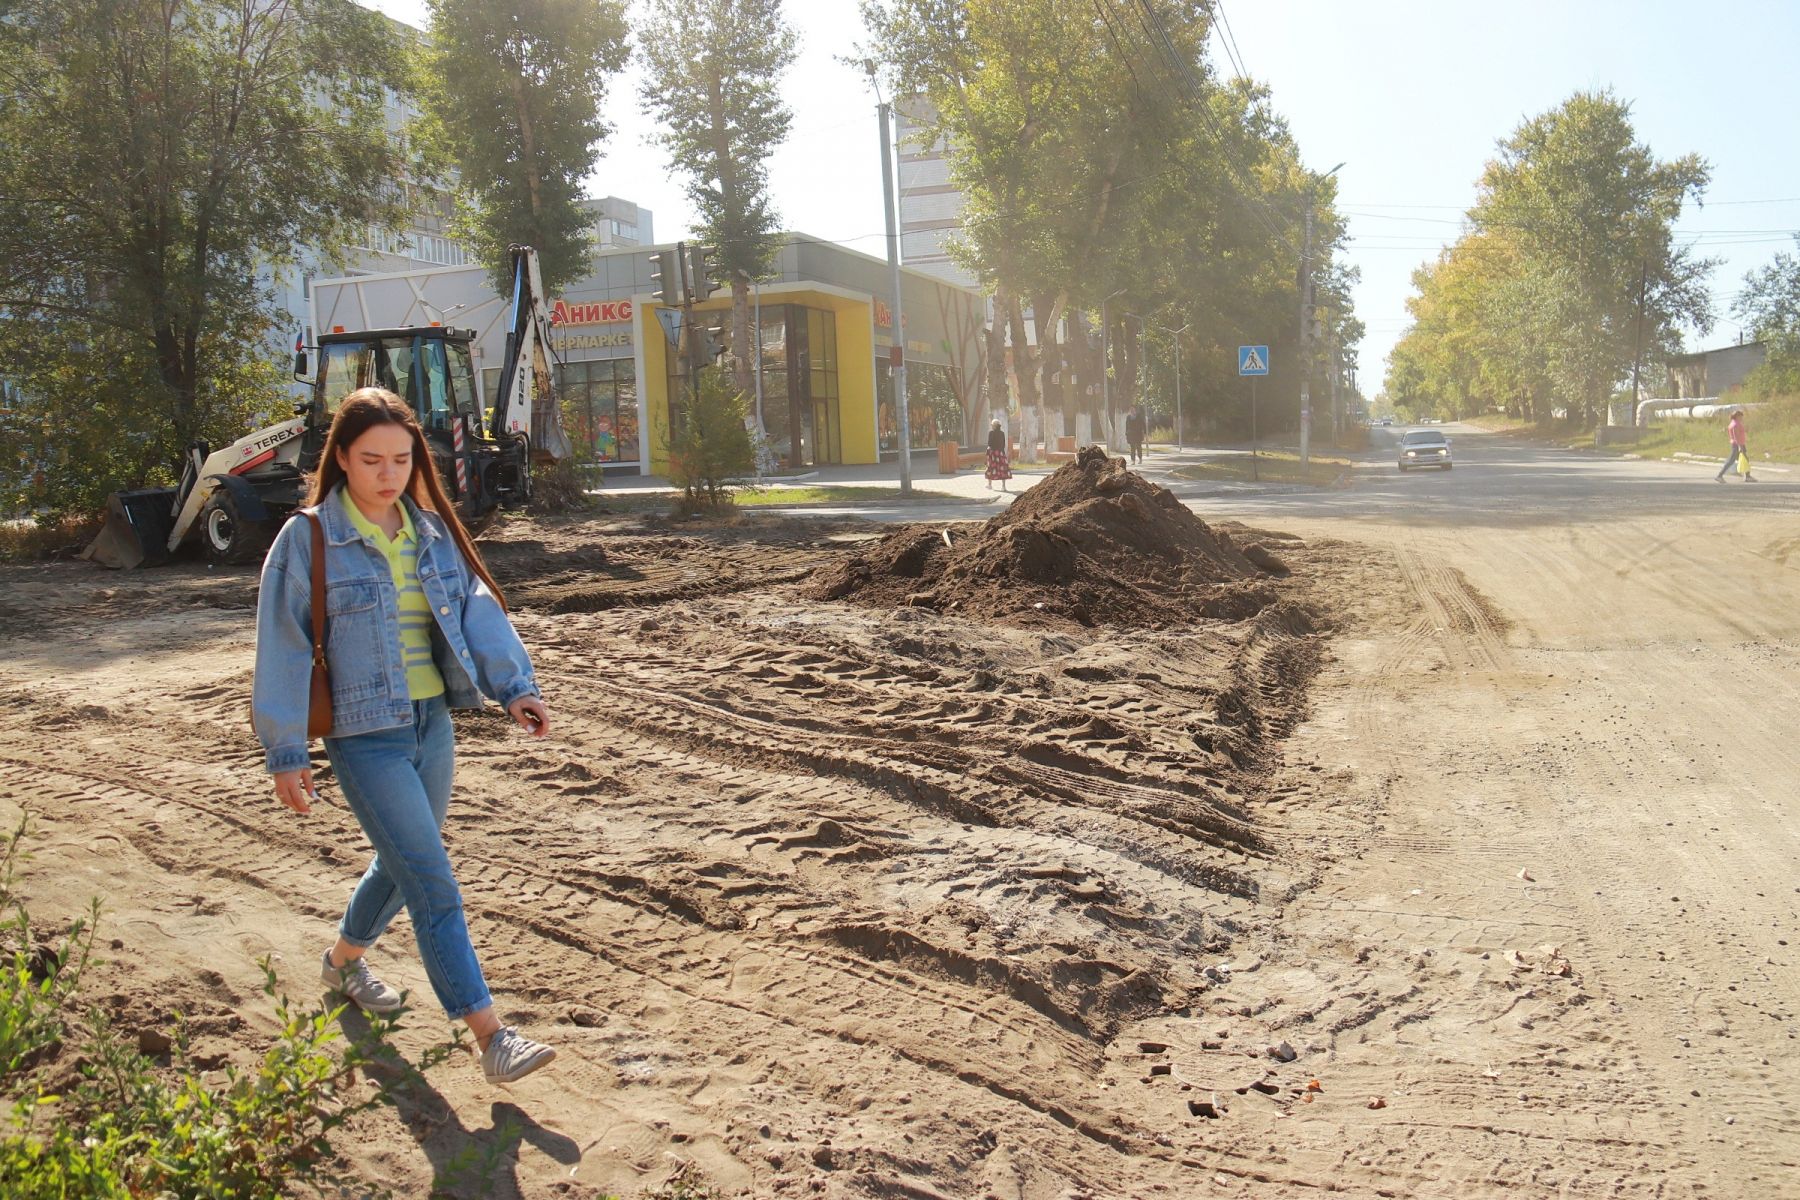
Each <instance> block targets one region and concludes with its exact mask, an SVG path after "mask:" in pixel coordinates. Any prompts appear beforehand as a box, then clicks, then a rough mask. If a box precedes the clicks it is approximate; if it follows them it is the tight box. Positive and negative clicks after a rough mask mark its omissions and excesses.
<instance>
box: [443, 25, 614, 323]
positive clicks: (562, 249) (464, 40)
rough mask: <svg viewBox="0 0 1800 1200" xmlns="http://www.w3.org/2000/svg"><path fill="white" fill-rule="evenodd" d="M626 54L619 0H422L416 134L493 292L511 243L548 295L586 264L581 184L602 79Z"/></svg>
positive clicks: (597, 126)
mask: <svg viewBox="0 0 1800 1200" xmlns="http://www.w3.org/2000/svg"><path fill="white" fill-rule="evenodd" d="M628 54H629V51H628V48H627V43H626V25H625V4H624V0H517V2H516V3H511V4H494V3H491V2H490V0H431V38H430V42H429V45H428V47H427V48H426V49H425V50H424V52H423V53H422V54H421V56H420V63H419V68H420V69H419V90H420V94H421V96H422V98H423V99H424V101H425V109H426V112H427V114H428V116H429V120H428V121H427V122H426V123H425V126H424V128H422V129H421V131H420V132H421V135H422V139H423V143H424V146H425V148H427V149H428V150H429V151H430V153H431V154H432V156H433V158H434V159H435V160H436V161H437V162H438V163H439V164H440V167H444V166H452V167H454V168H455V171H456V176H457V183H458V189H459V198H460V201H461V204H460V213H459V220H458V224H457V233H458V235H459V236H460V237H461V238H462V239H463V240H464V241H465V242H467V243H468V244H469V245H470V246H471V247H472V248H473V249H474V250H475V252H476V253H477V254H478V255H479V256H480V258H481V260H482V261H483V262H485V263H487V264H488V268H489V270H490V272H491V273H492V275H493V278H494V281H495V286H496V287H497V288H498V289H499V290H500V291H501V293H502V294H506V293H509V292H510V291H511V288H512V264H511V259H510V258H509V256H508V254H507V249H508V247H509V246H512V245H522V246H532V247H535V248H536V249H537V252H538V270H539V272H540V274H541V275H542V277H543V280H544V287H545V289H546V290H547V291H550V292H556V291H559V290H561V289H562V288H564V287H566V286H567V285H569V284H571V283H573V282H575V281H576V280H578V279H582V278H584V277H586V275H587V274H588V272H589V270H590V269H591V262H590V251H591V249H592V245H593V239H592V237H591V235H590V233H589V227H590V225H591V223H592V219H593V218H592V216H591V214H589V213H588V212H587V211H586V210H584V209H583V208H582V207H581V204H580V201H581V198H582V197H581V181H582V179H583V178H584V177H586V176H587V175H588V174H589V173H590V172H592V171H593V169H594V166H595V164H596V163H597V162H598V161H599V150H598V148H599V145H600V143H601V142H602V141H603V140H604V139H605V138H606V136H607V134H608V132H609V130H608V129H607V126H606V123H605V121H603V120H602V119H601V115H600V109H601V105H602V104H603V102H604V101H605V98H606V85H607V81H608V79H609V78H610V77H611V76H612V75H613V74H615V73H616V72H618V71H619V70H620V69H621V68H622V67H624V65H625V62H626V59H627V57H628Z"/></svg>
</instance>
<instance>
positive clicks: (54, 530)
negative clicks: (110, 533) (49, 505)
mask: <svg viewBox="0 0 1800 1200" xmlns="http://www.w3.org/2000/svg"><path fill="white" fill-rule="evenodd" d="M99 532H100V521H99V519H98V518H93V517H66V518H64V519H63V520H61V521H56V522H53V523H51V524H48V525H46V524H43V523H42V522H39V521H30V520H27V521H0V562H29V561H31V560H33V559H42V558H51V557H54V556H56V555H58V554H63V553H66V552H68V551H72V550H80V549H81V548H82V547H84V546H86V545H87V544H88V543H89V542H91V541H93V540H94V535H95V534H97V533H99Z"/></svg>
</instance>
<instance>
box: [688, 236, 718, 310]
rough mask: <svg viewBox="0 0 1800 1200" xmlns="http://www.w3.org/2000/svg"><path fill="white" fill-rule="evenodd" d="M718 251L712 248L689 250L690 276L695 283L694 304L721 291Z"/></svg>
mask: <svg viewBox="0 0 1800 1200" xmlns="http://www.w3.org/2000/svg"><path fill="white" fill-rule="evenodd" d="M717 259H718V251H716V250H714V249H712V248H711V247H710V246H691V247H689V248H688V268H689V269H688V275H689V276H690V277H691V278H692V279H693V281H694V303H696V304H698V303H700V302H701V301H702V300H705V299H706V298H707V297H708V296H710V295H712V294H713V293H714V292H716V291H718V290H719V264H718V261H717Z"/></svg>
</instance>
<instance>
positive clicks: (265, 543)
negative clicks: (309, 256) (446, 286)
mask: <svg viewBox="0 0 1800 1200" xmlns="http://www.w3.org/2000/svg"><path fill="white" fill-rule="evenodd" d="M512 254H513V296H512V325H511V327H510V329H509V330H508V333H507V336H506V354H505V362H504V367H503V369H502V371H501V373H500V391H499V396H498V399H497V400H496V402H495V404H494V407H493V408H492V409H491V410H488V411H485V412H484V411H483V406H482V403H481V392H480V388H479V387H478V385H477V377H476V374H475V369H474V365H473V360H472V357H471V355H470V346H471V344H472V343H473V342H474V340H475V331H474V330H472V329H451V328H444V327H441V326H437V325H432V326H427V327H422V328H416V329H372V330H365V331H363V332H360V333H348V332H345V331H344V330H343V329H341V328H338V329H334V330H332V331H331V332H330V333H327V334H323V335H321V336H320V337H319V338H318V345H317V347H316V349H317V350H318V354H319V363H318V371H317V373H316V374H314V375H312V376H310V377H308V371H307V348H306V347H305V346H304V345H303V344H301V343H300V342H299V340H296V343H295V347H294V375H295V378H296V379H300V380H301V381H302V382H305V383H308V384H310V385H311V389H312V391H311V394H310V395H309V396H308V397H307V398H306V399H304V400H302V401H300V402H299V403H297V404H296V405H295V406H294V416H293V417H292V418H290V419H289V420H286V421H282V422H280V423H279V424H276V425H271V426H269V427H267V428H265V429H259V430H257V431H256V432H254V433H251V434H248V435H246V436H245V437H242V438H239V439H238V440H237V441H235V442H233V443H232V444H231V445H229V446H226V447H224V448H223V449H219V450H214V449H212V448H211V447H210V446H208V445H207V444H206V443H205V442H195V443H194V444H193V445H191V446H189V447H188V451H187V457H186V459H185V461H184V463H183V466H182V472H181V481H180V483H178V484H177V485H176V486H175V487H172V488H166V487H165V488H143V489H139V490H136V491H128V492H118V493H115V494H114V495H113V496H111V497H109V498H108V500H107V512H106V521H105V524H104V526H103V527H102V529H101V531H100V534H99V536H98V537H96V538H95V539H94V541H93V543H92V544H90V545H89V546H88V548H87V549H86V550H85V551H83V552H82V557H84V558H88V559H91V560H93V561H95V562H98V563H101V564H103V565H105V566H109V567H123V568H129V567H135V566H139V565H151V566H154V565H157V564H159V563H163V562H166V561H168V560H169V558H170V557H172V556H173V555H174V554H175V553H176V552H177V551H178V550H179V549H180V548H181V546H182V544H183V543H184V542H186V541H188V540H189V539H190V538H191V537H194V536H196V535H198V538H199V541H200V543H201V545H202V546H203V547H204V549H205V552H206V554H207V557H208V558H210V559H211V560H213V561H214V562H220V563H253V562H260V561H261V560H262V556H263V554H264V553H265V552H266V551H267V550H268V547H269V543H270V542H272V541H273V540H274V538H275V534H276V532H277V531H278V530H279V529H280V528H281V524H282V522H284V521H286V520H287V519H288V517H290V516H292V515H293V514H294V513H295V512H296V511H298V510H299V508H300V507H301V506H302V505H303V504H305V503H306V500H307V498H308V494H309V492H310V489H311V477H312V473H313V472H314V471H315V470H316V469H317V467H318V464H319V454H320V452H321V451H322V450H323V449H324V447H325V435H326V433H327V432H328V431H329V430H330V428H331V418H332V414H333V413H334V412H335V411H336V409H337V404H338V402H339V401H340V400H342V399H343V398H344V397H345V396H346V395H348V394H349V393H350V392H352V391H355V390H356V389H357V388H360V387H368V386H379V387H384V388H387V389H388V390H389V391H392V392H395V393H397V394H398V395H399V396H400V397H401V398H402V399H404V400H405V401H406V402H407V403H408V404H409V405H411V406H412V409H413V411H414V412H415V413H416V414H418V417H419V423H420V424H421V425H422V426H424V429H425V437H426V441H427V442H428V443H429V445H430V447H431V455H432V458H433V460H434V461H435V463H436V466H437V469H438V471H439V473H440V475H441V476H442V478H443V480H444V484H445V491H446V492H447V493H448V494H449V495H450V497H451V498H452V500H454V502H455V503H456V507H457V511H458V513H459V515H460V516H461V517H462V520H463V523H464V524H465V525H467V526H468V527H469V528H470V530H471V531H475V532H479V531H480V530H481V529H483V528H484V527H485V526H486V525H487V524H489V523H491V522H492V520H493V517H494V516H495V515H496V513H497V512H498V510H499V509H500V508H502V507H513V506H516V505H520V504H523V503H525V502H526V501H527V500H529V499H530V498H531V467H532V464H533V463H534V462H555V461H557V460H559V459H562V458H566V457H568V455H569V454H570V452H571V448H570V445H569V441H568V438H567V436H566V435H565V434H564V433H563V428H562V418H561V412H560V410H559V408H558V406H557V403H556V395H555V390H554V387H553V384H552V380H551V372H550V359H549V354H550V337H549V335H550V316H549V310H548V308H547V307H546V305H545V304H544V301H543V295H544V289H543V285H542V283H541V281H540V280H539V278H538V267H537V254H536V252H535V251H533V250H532V249H531V248H530V247H526V246H515V247H513V250H512Z"/></svg>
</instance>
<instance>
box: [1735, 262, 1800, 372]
mask: <svg viewBox="0 0 1800 1200" xmlns="http://www.w3.org/2000/svg"><path fill="white" fill-rule="evenodd" d="M1794 245H1795V248H1796V251H1800V234H1797V235H1795V237H1794ZM1732 310H1733V311H1734V312H1735V313H1736V314H1737V315H1738V316H1739V317H1740V318H1742V319H1743V320H1744V321H1745V322H1747V323H1748V324H1749V326H1750V328H1751V331H1752V332H1753V333H1754V334H1755V335H1756V337H1757V340H1759V341H1761V342H1763V343H1764V344H1766V345H1767V347H1768V351H1769V357H1768V360H1767V361H1766V362H1765V363H1764V364H1763V365H1762V366H1761V367H1759V368H1757V371H1756V375H1757V378H1756V379H1755V380H1754V383H1755V384H1756V385H1758V386H1759V387H1760V388H1761V389H1762V390H1765V391H1769V392H1774V393H1778V394H1782V395H1789V396H1792V395H1800V252H1797V253H1792V254H1789V253H1780V254H1777V255H1776V256H1775V261H1774V262H1772V263H1770V264H1769V265H1768V266H1766V267H1762V268H1760V269H1759V270H1755V271H1751V272H1749V273H1748V274H1746V275H1745V276H1744V290H1743V292H1742V293H1740V294H1739V296H1738V299H1737V303H1736V304H1735V305H1733V306H1732Z"/></svg>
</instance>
